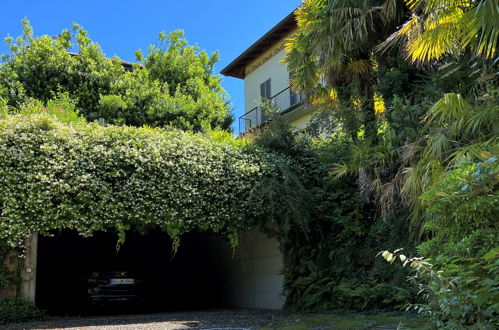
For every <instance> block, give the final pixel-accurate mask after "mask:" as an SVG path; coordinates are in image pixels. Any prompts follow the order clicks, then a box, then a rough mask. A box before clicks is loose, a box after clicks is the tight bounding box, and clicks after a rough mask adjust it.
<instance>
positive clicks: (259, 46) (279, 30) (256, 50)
mask: <svg viewBox="0 0 499 330" xmlns="http://www.w3.org/2000/svg"><path fill="white" fill-rule="evenodd" d="M295 28H296V20H295V14H294V11H293V12H292V13H291V14H289V15H288V16H286V18H284V19H283V20H282V21H280V22H279V23H278V24H277V25H276V26H274V27H273V28H272V29H271V30H270V31H269V32H267V33H265V34H264V35H263V37H261V38H260V39H258V40H257V41H256V42H255V43H254V44H253V45H251V46H250V47H249V48H248V49H246V50H245V51H244V52H243V53H242V54H241V55H239V56H238V57H237V58H236V59H235V60H234V61H232V63H230V64H229V65H227V66H226V67H225V68H224V69H223V70H222V71H221V72H220V73H221V74H223V75H224V76H230V77H234V78H239V79H244V77H245V76H246V74H245V69H246V66H247V65H248V64H250V63H251V62H253V60H255V59H256V58H257V57H258V56H260V55H261V54H262V53H264V52H265V51H267V50H268V49H270V48H271V47H272V46H273V45H275V44H276V43H277V42H278V41H279V40H281V39H282V38H284V37H285V36H287V35H288V34H289V33H291V32H292V31H293V30H294V29H295Z"/></svg>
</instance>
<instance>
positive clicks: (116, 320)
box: [0, 310, 285, 330]
mask: <svg viewBox="0 0 499 330" xmlns="http://www.w3.org/2000/svg"><path fill="white" fill-rule="evenodd" d="M284 315H285V314H284V313H283V312H279V311H267V310H218V311H206V312H183V313H162V314H145V315H126V316H108V317H85V318H78V319H65V320H56V321H46V322H36V323H22V324H15V325H4V326H1V325H0V328H2V329H9V330H10V329H12V330H17V329H29V330H34V329H68V330H69V329H74V330H76V329H78V330H87V329H88V330H90V329H92V330H95V329H103V330H108V329H109V330H110V329H113V330H114V329H217V330H218V329H237V330H243V329H244V330H249V329H258V328H261V327H264V326H265V325H267V324H269V323H273V322H279V321H281V320H283V319H284V317H285V316H284Z"/></svg>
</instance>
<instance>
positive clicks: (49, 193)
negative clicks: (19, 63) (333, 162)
mask: <svg viewBox="0 0 499 330" xmlns="http://www.w3.org/2000/svg"><path fill="white" fill-rule="evenodd" d="M249 150H250V149H249V148H246V147H245V145H244V142H243V141H241V142H238V141H234V140H233V139H232V137H230V136H229V135H228V134H226V133H216V132H215V133H211V134H209V135H200V134H193V133H185V132H181V131H176V130H163V129H150V128H133V127H116V126H109V127H101V126H98V125H97V124H87V123H84V122H83V123H82V122H74V123H63V122H61V121H60V120H58V119H57V118H55V117H54V116H51V115H48V114H37V113H33V114H29V115H26V114H25V115H6V116H4V117H3V119H0V239H2V240H6V241H7V242H8V243H9V244H10V246H13V247H14V246H22V242H23V240H24V239H25V238H26V237H27V236H28V235H29V234H30V233H31V232H34V231H38V232H40V233H41V234H49V233H50V231H51V230H55V229H63V228H65V229H74V230H77V231H78V232H79V233H81V234H82V235H84V236H90V235H92V233H93V232H94V231H99V230H106V229H110V228H112V229H116V230H117V232H118V233H119V237H120V239H119V241H118V243H121V242H122V241H123V239H124V235H125V232H126V230H128V229H130V228H134V229H137V230H147V229H148V228H150V227H159V228H161V229H163V230H164V231H165V232H167V233H168V234H169V235H170V236H171V237H172V239H173V241H174V243H175V244H178V241H179V236H180V235H181V234H182V233H185V232H188V231H191V230H212V231H214V232H223V233H226V234H227V235H228V237H229V238H230V240H231V243H232V244H234V245H235V244H237V233H238V231H240V230H241V229H244V228H246V227H247V226H248V223H249V221H250V219H255V218H258V217H259V215H260V214H261V213H262V212H264V210H262V209H255V208H253V207H251V205H249V203H251V202H250V195H251V191H252V189H253V188H254V186H255V184H256V183H257V182H258V180H260V179H261V178H262V177H264V176H272V175H274V174H273V173H274V165H272V164H274V163H275V162H276V160H278V159H279V157H277V156H275V155H272V154H269V153H263V152H259V151H258V150H257V149H255V148H252V149H251V151H249Z"/></svg>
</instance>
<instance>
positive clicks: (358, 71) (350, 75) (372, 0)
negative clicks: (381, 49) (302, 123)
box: [286, 0, 404, 141]
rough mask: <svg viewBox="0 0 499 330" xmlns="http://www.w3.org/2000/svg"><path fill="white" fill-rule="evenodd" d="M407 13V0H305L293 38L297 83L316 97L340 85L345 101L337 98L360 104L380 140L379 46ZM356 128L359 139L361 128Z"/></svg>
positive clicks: (290, 58) (368, 129) (367, 126)
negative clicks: (375, 72) (376, 96)
mask: <svg viewBox="0 0 499 330" xmlns="http://www.w3.org/2000/svg"><path fill="white" fill-rule="evenodd" d="M403 13H404V5H403V2H402V1H401V0H305V1H304V2H303V4H302V5H301V7H300V8H299V9H298V10H297V12H296V15H297V23H298V32H297V33H296V34H295V35H294V36H293V37H292V38H291V39H290V41H289V43H288V44H287V51H288V55H287V57H286V62H287V63H288V67H289V71H290V72H291V81H292V84H293V86H294V88H295V89H296V90H299V91H301V92H303V93H305V94H306V95H307V98H308V99H309V100H312V102H313V101H314V100H318V99H320V100H324V99H328V98H331V89H332V88H335V92H334V95H335V97H336V96H338V95H339V98H340V101H341V102H335V104H336V105H338V104H341V103H342V104H345V102H346V103H347V104H349V105H350V106H351V108H352V109H357V110H360V112H361V113H362V116H361V117H362V119H361V122H362V124H363V125H364V131H365V137H366V138H367V140H370V141H374V140H375V139H376V115H375V108H374V91H373V86H374V83H375V79H374V75H373V68H374V66H375V64H374V63H375V54H374V49H375V47H376V46H378V44H379V43H381V42H382V41H383V40H385V39H386V38H387V37H388V36H389V35H390V34H391V33H393V32H394V31H395V29H396V26H397V23H398V22H399V21H400V20H401V18H402V16H403ZM345 86H348V88H342V87H345ZM335 101H337V100H335ZM352 101H354V102H352ZM322 105H324V103H322ZM331 106H332V105H331ZM350 115H352V116H356V114H355V113H351V114H350ZM350 133H351V135H352V137H353V138H354V139H355V138H356V136H357V132H350Z"/></svg>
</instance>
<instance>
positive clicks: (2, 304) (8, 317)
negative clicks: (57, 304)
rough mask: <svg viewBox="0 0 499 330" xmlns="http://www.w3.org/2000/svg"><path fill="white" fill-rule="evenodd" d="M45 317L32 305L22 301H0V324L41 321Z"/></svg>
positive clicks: (14, 299) (16, 299)
mask: <svg viewBox="0 0 499 330" xmlns="http://www.w3.org/2000/svg"><path fill="white" fill-rule="evenodd" d="M46 319H47V316H46V315H45V313H44V312H42V311H40V310H39V309H38V308H37V307H36V306H35V305H34V304H33V303H30V302H27V301H24V300H22V299H18V298H13V299H0V324H9V323H19V322H30V321H43V320H46Z"/></svg>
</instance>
